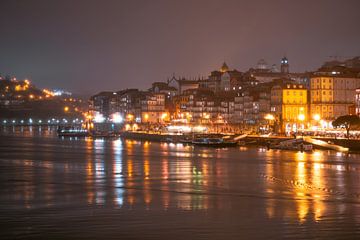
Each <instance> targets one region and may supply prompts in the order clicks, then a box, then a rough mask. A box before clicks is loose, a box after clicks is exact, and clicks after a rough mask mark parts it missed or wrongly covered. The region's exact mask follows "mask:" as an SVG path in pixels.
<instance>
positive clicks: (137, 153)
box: [0, 128, 360, 224]
mask: <svg viewBox="0 0 360 240" xmlns="http://www.w3.org/2000/svg"><path fill="white" fill-rule="evenodd" d="M15 131H17V134H20V135H21V134H23V135H26V136H27V134H29V131H30V129H29V128H28V129H22V128H19V131H18V130H15ZM32 131H34V132H37V133H39V132H38V130H35V129H34V130H32ZM49 132H51V131H49V130H48V129H45V128H43V129H42V131H41V134H48V136H51V133H49ZM37 133H36V134H37ZM33 134H35V133H33ZM0 150H1V151H0V166H1V167H2V168H3V169H8V170H7V172H4V174H2V176H1V179H2V180H3V182H7V183H9V184H3V185H2V190H0V193H1V199H8V202H7V203H6V204H9V205H12V206H14V205H16V206H17V207H19V206H21V207H23V208H31V209H33V208H36V207H50V206H57V205H61V204H75V203H77V204H80V205H81V204H85V205H86V206H96V207H103V206H107V207H112V208H115V209H134V210H138V209H143V210H149V211H151V210H155V209H161V210H166V211H171V210H173V209H178V210H186V211H204V212H207V211H210V210H214V209H215V210H220V211H221V212H224V211H225V212H226V211H229V212H232V211H234V212H236V211H245V210H246V208H247V205H246V204H249V205H250V204H251V203H252V202H254V203H255V202H256V204H257V205H256V209H255V210H253V211H256V212H257V213H258V214H260V215H261V214H263V215H264V216H265V217H266V218H267V219H281V220H286V221H296V222H299V223H302V224H305V223H307V222H322V221H325V220H326V219H327V218H328V217H329V216H334V215H335V216H337V215H342V214H345V213H349V212H351V211H352V210H354V209H355V210H354V212H359V209H357V208H356V204H359V203H360V200H359V196H360V194H359V192H360V191H359V188H360V186H359V185H358V179H359V176H360V165H359V163H358V161H357V159H358V156H356V155H343V154H339V153H335V152H329V151H314V152H313V153H302V152H286V151H276V150H264V149H257V148H244V147H241V148H232V149H207V148H197V147H192V146H183V145H181V144H168V143H152V142H141V141H133V140H121V139H114V140H104V139H95V140H94V139H90V138H88V139H77V140H74V139H72V140H70V139H58V138H51V137H48V138H35V137H30V138H26V139H21V141H19V138H14V139H11V138H9V140H8V142H7V143H6V145H5V143H3V142H2V143H0ZM8 171H10V172H11V174H9V173H8ZM14 179H15V180H14ZM11 184H12V185H11ZM12 187H13V188H12ZM247 201H248V202H247ZM3 202H5V201H3ZM244 202H245V203H246V204H244ZM350 202H351V203H355V205H354V204H349V203H350ZM244 209H245V210H244ZM249 211H250V210H249ZM355 218H356V217H355ZM356 219H357V221H358V218H356Z"/></svg>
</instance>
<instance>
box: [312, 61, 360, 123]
mask: <svg viewBox="0 0 360 240" xmlns="http://www.w3.org/2000/svg"><path fill="white" fill-rule="evenodd" d="M325 70H326V71H325ZM325 70H321V71H319V72H316V73H315V74H314V75H313V76H312V77H311V79H310V95H311V99H310V114H311V118H312V120H311V121H312V125H313V126H320V127H321V128H329V127H331V122H332V121H333V120H334V119H336V118H337V117H339V116H342V115H348V114H351V113H352V108H353V106H354V104H355V90H356V88H359V87H360V78H359V76H358V75H357V74H354V73H351V72H346V71H348V69H346V68H345V67H336V68H332V69H325Z"/></svg>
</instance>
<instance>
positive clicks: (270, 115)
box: [264, 114, 275, 120]
mask: <svg viewBox="0 0 360 240" xmlns="http://www.w3.org/2000/svg"><path fill="white" fill-rule="evenodd" d="M264 118H265V119H266V120H274V119H275V117H274V115H272V114H266V115H265V117H264Z"/></svg>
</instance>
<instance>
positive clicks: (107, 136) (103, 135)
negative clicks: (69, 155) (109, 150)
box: [90, 131, 117, 138]
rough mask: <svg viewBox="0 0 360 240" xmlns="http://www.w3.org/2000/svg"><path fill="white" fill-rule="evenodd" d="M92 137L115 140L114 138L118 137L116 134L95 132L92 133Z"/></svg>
mask: <svg viewBox="0 0 360 240" xmlns="http://www.w3.org/2000/svg"><path fill="white" fill-rule="evenodd" d="M90 137H92V138H113V137H117V135H116V133H114V132H106V131H105V132H104V131H93V132H90Z"/></svg>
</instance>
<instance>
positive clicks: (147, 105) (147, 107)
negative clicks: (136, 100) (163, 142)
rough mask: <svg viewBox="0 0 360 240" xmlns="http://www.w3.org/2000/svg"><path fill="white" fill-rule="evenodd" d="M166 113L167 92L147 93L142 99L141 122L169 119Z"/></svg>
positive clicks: (156, 121) (157, 121)
mask: <svg viewBox="0 0 360 240" xmlns="http://www.w3.org/2000/svg"><path fill="white" fill-rule="evenodd" d="M165 114H166V113H165V94H163V93H147V94H146V96H145V99H143V100H142V101H141V122H146V123H148V122H149V123H159V122H165V121H168V120H169V119H168V115H167V114H166V115H165Z"/></svg>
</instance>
